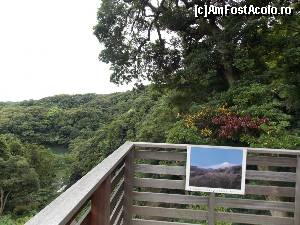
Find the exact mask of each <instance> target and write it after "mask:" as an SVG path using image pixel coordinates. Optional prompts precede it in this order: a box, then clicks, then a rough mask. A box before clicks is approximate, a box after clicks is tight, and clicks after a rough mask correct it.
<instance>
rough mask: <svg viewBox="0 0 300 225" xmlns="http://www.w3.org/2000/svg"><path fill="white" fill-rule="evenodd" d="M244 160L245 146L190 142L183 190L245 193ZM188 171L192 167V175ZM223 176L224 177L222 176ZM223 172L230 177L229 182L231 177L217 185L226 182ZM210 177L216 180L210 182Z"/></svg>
mask: <svg viewBox="0 0 300 225" xmlns="http://www.w3.org/2000/svg"><path fill="white" fill-rule="evenodd" d="M194 151H199V152H194ZM195 157H196V158H195ZM199 157H200V158H199ZM201 157H202V158H201ZM205 158H206V159H205ZM246 159H247V148H244V147H229V146H211V145H189V146H188V147H187V162H186V182H185V189H186V190H187V191H200V192H213V193H224V194H239V195H244V194H245V180H246ZM218 163H219V164H218ZM210 164H211V165H210ZM191 167H192V169H191ZM240 167H241V168H240ZM191 170H193V171H192V172H193V174H192V176H191ZM218 171H221V172H218ZM228 171H229V172H228ZM235 171H236V172H235ZM195 174H196V175H195ZM199 174H200V175H199ZM228 174H229V175H228ZM223 175H224V177H222V176H223ZM225 175H226V176H230V181H232V180H233V182H231V183H230V184H227V185H228V186H226V185H225V184H220V183H222V182H223V183H226V182H227V181H226V180H227V179H225ZM211 177H217V178H214V180H216V182H214V181H212V179H213V178H211ZM217 179H219V180H217ZM239 179H240V182H239ZM224 181H226V182H224ZM206 182H207V183H206ZM228 182H229V181H228ZM228 182H227V183H228ZM196 183H197V184H196ZM209 183H210V184H209ZM212 183H213V184H212ZM218 183H219V184H218ZM225 186H226V187H225Z"/></svg>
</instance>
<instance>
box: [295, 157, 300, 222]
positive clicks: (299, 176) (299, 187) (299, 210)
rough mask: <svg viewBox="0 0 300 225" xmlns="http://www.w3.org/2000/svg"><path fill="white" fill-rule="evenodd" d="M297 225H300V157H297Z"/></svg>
mask: <svg viewBox="0 0 300 225" xmlns="http://www.w3.org/2000/svg"><path fill="white" fill-rule="evenodd" d="M294 217H295V225H300V155H298V156H297V168H296V194H295V214H294Z"/></svg>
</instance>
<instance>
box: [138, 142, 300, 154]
mask: <svg viewBox="0 0 300 225" xmlns="http://www.w3.org/2000/svg"><path fill="white" fill-rule="evenodd" d="M133 144H134V146H135V147H141V148H163V149H168V148H170V149H186V148H187V146H188V145H189V144H170V143H151V142H133ZM198 146H199V145H198ZM200 146H211V145H200ZM219 147H228V146H219ZM241 148H242V147H241ZM245 148H247V151H248V152H250V153H258V152H259V153H270V154H283V155H300V151H299V150H290V149H273V148H272V149H271V148H250V147H245Z"/></svg>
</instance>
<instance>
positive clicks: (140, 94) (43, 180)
mask: <svg viewBox="0 0 300 225" xmlns="http://www.w3.org/2000/svg"><path fill="white" fill-rule="evenodd" d="M262 95H263V96H264V98H260V96H262ZM236 96H238V97H236ZM272 98H273V95H272V94H271V93H270V92H269V89H268V88H267V86H266V85H263V84H258V83H254V84H250V85H246V86H238V87H233V88H231V89H230V90H228V91H226V92H220V93H219V94H216V95H215V97H213V98H210V99H209V100H207V101H205V102H204V101H202V100H201V99H197V98H196V99H190V100H187V99H186V98H183V96H182V94H181V93H180V92H176V91H170V90H161V89H159V88H157V87H156V86H155V85H152V86H148V87H144V88H142V89H139V90H133V91H128V92H125V93H116V94H110V95H96V94H87V95H74V96H69V95H59V96H54V97H48V98H44V99H41V100H37V101H33V100H31V101H24V102H19V103H1V104H0V150H1V151H0V173H1V178H2V177H4V178H2V179H1V181H0V182H3V183H0V186H1V188H2V190H3V192H1V193H3V194H2V196H3V197H7V199H8V200H7V203H6V205H5V207H3V209H4V210H3V214H4V215H12V217H13V218H17V220H20V221H24V220H26V219H28V218H29V217H30V216H31V215H33V214H35V213H36V212H37V211H38V210H40V209H41V208H42V207H44V206H45V205H46V204H47V203H49V202H50V201H51V200H52V199H53V198H55V197H56V196H57V195H58V194H59V192H57V191H58V190H63V188H64V187H67V186H68V185H70V184H73V183H74V182H76V181H77V180H78V179H80V178H81V177H82V176H83V175H84V174H86V173H87V172H88V171H89V170H90V169H91V168H93V167H94V166H95V165H97V164H98V163H99V162H101V161H102V160H103V159H104V158H105V157H107V156H108V155H109V154H110V153H111V152H112V151H113V150H115V149H117V148H118V147H119V146H120V145H121V144H122V143H124V142H125V141H126V140H131V141H150V142H172V143H193V144H214V145H232V146H261V147H262V146H263V147H278V148H281V147H285V148H294V149H297V148H298V147H299V146H300V141H299V135H298V130H297V129H298V125H297V123H293V121H295V120H296V119H297V114H288V113H287V111H286V110H284V109H283V108H282V107H278V104H274V105H270V104H269V102H270V100H271V99H272ZM234 99H238V100H239V102H245V103H244V104H243V105H241V104H240V103H238V102H236V101H237V100H234ZM237 105H239V107H238V108H237ZM253 109H255V110H254V111H253ZM266 109H268V110H267V111H266ZM283 124H285V125H284V126H283ZM15 168H19V169H18V170H15ZM12 173H14V174H15V175H14V176H15V177H20V179H19V180H18V182H15V180H10V174H12ZM20 182H21V183H27V184H28V185H27V186H26V188H24V189H22V191H20V188H21V186H20ZM17 193H18V194H17ZM28 216H29V217H28ZM8 217H9V216H8ZM8 217H7V216H4V217H2V218H4V219H8V220H10V219H9V218H8ZM22 218H24V219H22ZM14 220H15V219H14ZM4 224H9V223H4ZM21 224H22V222H21Z"/></svg>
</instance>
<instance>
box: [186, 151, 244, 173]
mask: <svg viewBox="0 0 300 225" xmlns="http://www.w3.org/2000/svg"><path fill="white" fill-rule="evenodd" d="M224 162H228V163H230V164H234V165H241V164H242V162H243V151H242V149H241V150H236V149H220V148H200V147H192V149H191V165H193V166H197V167H202V168H212V167H214V166H216V165H219V164H222V163H224Z"/></svg>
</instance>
